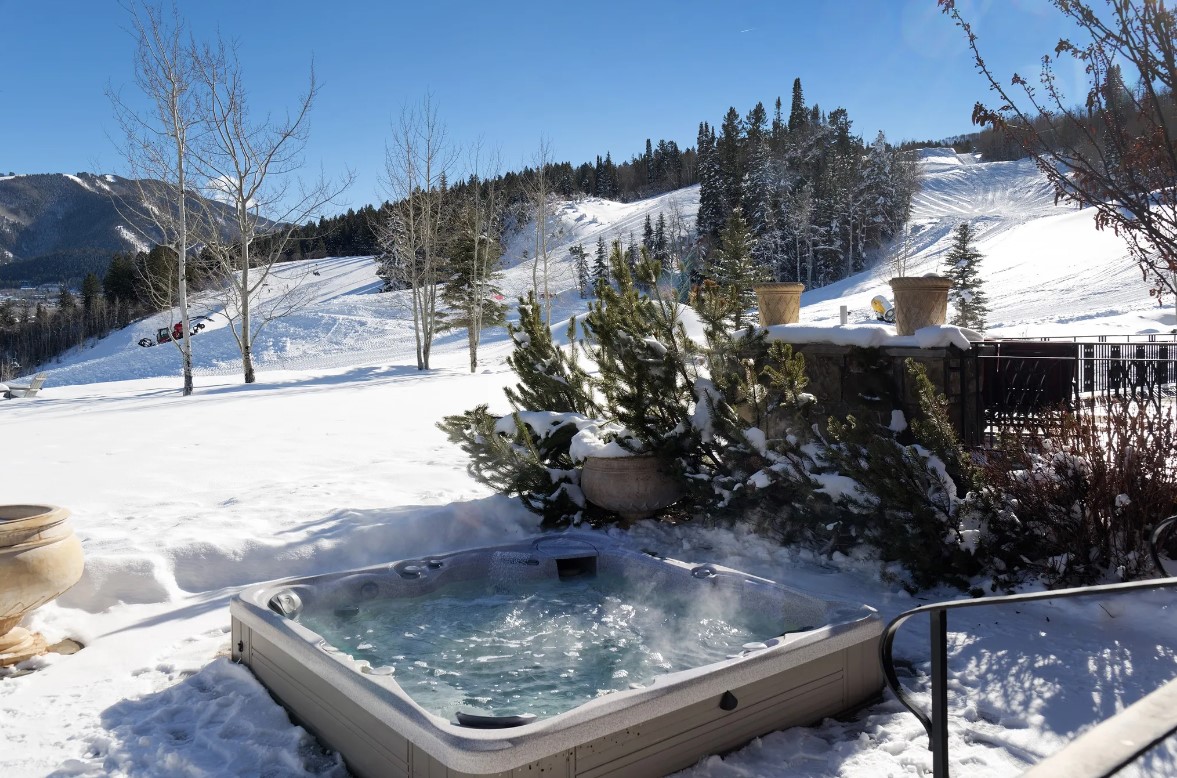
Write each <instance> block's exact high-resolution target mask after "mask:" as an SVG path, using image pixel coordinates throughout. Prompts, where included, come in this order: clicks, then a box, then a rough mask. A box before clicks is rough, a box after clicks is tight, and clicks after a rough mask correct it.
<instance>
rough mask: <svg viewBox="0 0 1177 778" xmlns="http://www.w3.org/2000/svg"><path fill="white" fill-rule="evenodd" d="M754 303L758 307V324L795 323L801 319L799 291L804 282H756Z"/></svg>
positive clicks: (765, 325) (801, 290)
mask: <svg viewBox="0 0 1177 778" xmlns="http://www.w3.org/2000/svg"><path fill="white" fill-rule="evenodd" d="M752 290H753V291H755V292H756V305H757V307H759V308H760V326H762V327H768V326H769V325H772V324H796V323H797V322H798V321H800V320H801V292H803V291H804V290H805V284H793V283H784V282H781V283H771V284H756V285H755V286H753V287H752Z"/></svg>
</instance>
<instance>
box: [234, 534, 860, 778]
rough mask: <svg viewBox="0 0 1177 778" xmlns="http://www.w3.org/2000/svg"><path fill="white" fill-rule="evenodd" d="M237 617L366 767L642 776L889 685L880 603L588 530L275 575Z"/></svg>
mask: <svg viewBox="0 0 1177 778" xmlns="http://www.w3.org/2000/svg"><path fill="white" fill-rule="evenodd" d="M230 611H231V615H232V621H233V635H232V640H233V657H234V659H237V660H239V661H241V662H244V663H245V664H246V665H248V666H249V667H250V669H251V670H252V671H253V673H254V674H255V675H256V676H257V677H258V679H259V680H261V682H262V683H263V684H265V685H266V687H267V688H268V689H269V690H270V692H271V693H272V694H273V695H274V696H275V697H276V698H277V699H278V700H279V701H280V702H281V703H282V704H283V705H285V706H286V707H287V708H288V709H289V710H290V712H291V714H292V715H293V717H294V718H295V719H296V720H298V721H299V722H300V723H302V724H303V725H305V726H306V727H307V728H308V729H310V730H311V731H312V732H314V733H315V734H316V735H317V736H318V737H319V738H320V740H321V741H322V742H323V743H325V744H327V745H329V746H330V747H331V748H334V749H335V750H337V751H339V752H340V753H341V754H342V755H343V758H344V760H345V761H346V762H347V765H348V768H349V769H350V770H351V771H352V772H353V773H354V774H356V775H359V776H401V775H403V776H410V775H411V776H467V775H500V774H508V773H515V771H518V774H522V773H527V774H532V775H538V774H541V773H542V774H544V775H553V776H601V775H621V776H635V777H637V776H640V777H641V778H646V777H647V776H654V775H662V774H665V773H668V772H672V771H675V770H679V769H683V768H685V767H689V766H690V765H691V764H693V763H695V762H696V761H698V760H699V759H700V758H701V757H703V756H706V755H708V754H713V753H721V752H724V751H727V750H730V749H733V748H736V747H738V746H740V745H742V744H744V743H746V742H748V741H749V740H751V739H752V738H754V737H757V736H759V735H763V734H765V733H768V732H771V731H774V730H777V729H782V728H784V727H790V726H796V725H805V724H812V723H815V722H817V721H819V720H821V719H822V718H824V717H826V716H831V715H834V714H837V713H841V712H844V711H847V710H849V709H852V708H855V707H857V706H859V705H861V704H863V703H864V702H866V701H868V700H870V699H871V698H873V697H874V696H875V695H877V694H878V693H879V692H880V690H881V688H882V676H881V674H880V671H879V665H878V640H879V635H880V633H881V631H882V628H881V624H880V621H879V617H878V615H877V614H876V613H875V611H874V610H873V609H871V608H869V607H867V606H865V605H854V604H850V603H845V602H838V601H833V600H828V599H822V598H818V597H815V596H813V595H810V594H805V593H803V592H800V591H797V590H795V589H791V588H789V587H786V586H782V585H780V584H777V583H774V582H772V581H769V580H766V579H764V578H758V577H755V576H751V575H747V574H745V573H740V572H738V571H735V570H731V569H728V568H724V567H720V566H718V565H710V564H703V565H698V564H686V563H683V562H679V561H676V560H673V559H665V558H661V557H657V556H653V555H651V554H648V553H642V552H638V551H634V550H631V549H628V548H625V547H622V546H620V545H618V544H617V543H615V542H613V541H611V540H609V539H608V538H606V537H604V536H601V535H595V534H589V533H567V534H561V535H548V536H543V537H538V538H534V539H531V540H527V541H525V542H519V543H514V544H510V545H503V546H494V547H488V548H479V549H473V550H469V551H461V552H456V553H451V554H443V555H437V556H428V557H422V558H420V559H409V560H402V561H398V562H394V563H391V564H383V565H377V566H373V567H368V568H364V569H361V570H354V571H349V572H343V573H332V574H329V575H320V576H314V577H308V578H292V579H286V580H282V581H275V582H271V583H266V584H260V585H257V586H253V587H251V588H249V589H246V590H245V591H243V592H242V593H241V594H239V595H238V596H236V597H234V598H233V601H232V604H231V606H230ZM668 614H669V615H668Z"/></svg>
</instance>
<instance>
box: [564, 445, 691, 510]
mask: <svg viewBox="0 0 1177 778" xmlns="http://www.w3.org/2000/svg"><path fill="white" fill-rule="evenodd" d="M580 489H581V491H582V492H584V496H585V498H586V499H587V500H588V501H589V502H591V503H592V504H593V505H596V506H598V507H601V508H604V509H605V510H607V511H612V512H613V513H616V514H619V515H620V516H621V518H622V519H624V520H625V521H626V522H632V521H637V520H638V519H644V518H646V517H647V516H649V515H651V514H653V513H654V512H655V511H659V510H661V509H663V508H665V507H666V506H668V505H670V504H671V503H674V502H675V501H677V500H678V499H679V498H680V497H682V487H681V486H680V485H679V483H678V481H676V480H675V479H674V477H673V476H671V475H670V474H669V473H667V472H665V470H663V468H662V462H661V460H659V459H658V458H657V457H654V456H643V455H639V456H633V457H586V458H585V460H584V464H583V465H582V466H581V469H580Z"/></svg>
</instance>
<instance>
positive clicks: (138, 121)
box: [107, 4, 200, 397]
mask: <svg viewBox="0 0 1177 778" xmlns="http://www.w3.org/2000/svg"><path fill="white" fill-rule="evenodd" d="M127 11H128V12H129V14H130V17H131V30H130V32H131V34H132V35H133V36H134V38H135V44H136V46H135V84H136V86H137V87H138V88H139V91H141V92H142V93H143V95H144V96H145V97H146V98H147V105H146V107H145V108H144V109H142V110H138V109H136V108H135V107H132V105H131V104H130V103H128V102H126V101H124V100H123V98H122V97H121V95H119V94H118V93H117V92H115V91H114V90H113V89H110V88H108V89H107V95H108V97H109V98H110V100H111V103H112V104H113V106H114V109H115V116H116V118H117V120H118V123H119V128H120V129H121V131H122V133H123V141H122V143H121V146H120V151H121V152H122V155H123V157H124V158H125V160H126V162H127V165H128V167H129V178H130V179H131V181H132V183H133V184H134V185H135V187H136V190H137V192H138V199H137V201H136V202H128V201H126V200H123V201H120V202H116V207H117V208H118V210H119V211H120V213H128V212H129V213H128V215H134V216H135V217H138V218H128V219H127V223H128V225H129V226H130V228H131V229H136V230H138V229H139V227H138V226H137V225H141V224H142V225H150V226H151V228H153V229H154V231H153V232H152V233H151V234H147V233H143V237H144V238H145V239H146V240H148V241H149V242H151V243H157V244H159V245H161V246H166V247H167V248H169V249H171V250H172V251H173V252H174V253H175V256H176V273H175V276H174V277H173V276H172V275H171V274H169V275H168V277H167V279H151V283H150V284H146V285H145V287H144V288H146V289H148V290H150V292H151V294H152V297H153V298H154V299H153V302H154V303H155V304H156V305H158V306H159V307H161V308H165V309H167V310H171V308H172V307H173V306H177V305H178V306H179V308H180V323H181V326H182V328H183V332H184V333H185V334H186V333H188V332H190V331H191V321H190V318H189V313H188V259H189V257H188V249H189V244H190V242H189V215H188V205H189V202H188V201H189V197H190V194H189V185H188V172H189V163H190V154H191V149H190V146H189V143H190V139H191V137H192V135H193V133H194V132H196V131H197V130H198V128H199V126H200V125H199V120H198V117H197V115H196V110H195V104H196V100H195V89H196V86H197V84H196V78H195V70H194V65H193V62H192V51H191V48H190V46H189V44H188V42H187V41H186V40H185V38H186V36H185V32H184V22H183V20H182V19H181V17H180V14H179V11H178V9H177V8H176V6H175V5H174V4H173V5H172V7H171V11H170V13H169V14H168V16H167V18H165V14H164V12H163V10H162V9H160V8H156V7H153V6H150V5H146V4H136V5H133V6H127ZM161 280H163V281H164V283H162V284H161V283H159V281H161ZM169 329H170V326H169ZM174 343H175V344H176V347H177V348H178V349H179V351H180V359H181V362H182V364H183V376H184V390H183V391H184V396H185V397H187V396H188V395H191V394H192V340H191V338H189V337H187V336H185V337H182V338H178V339H176V340H175V341H174Z"/></svg>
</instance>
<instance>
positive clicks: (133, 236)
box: [99, 181, 151, 251]
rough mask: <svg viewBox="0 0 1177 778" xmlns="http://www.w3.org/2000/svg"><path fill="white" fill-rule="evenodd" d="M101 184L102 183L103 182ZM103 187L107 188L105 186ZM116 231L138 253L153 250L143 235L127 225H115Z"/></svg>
mask: <svg viewBox="0 0 1177 778" xmlns="http://www.w3.org/2000/svg"><path fill="white" fill-rule="evenodd" d="M99 183H101V181H100V182H99ZM103 186H105V184H103ZM107 188H109V187H107ZM115 231H117V232H118V234H119V237H120V238H122V239H123V240H125V241H126V242H127V243H128V244H130V246H131V248H133V249H135V250H136V251H150V250H151V244H150V243H148V242H147V241H146V240H144V239H143V236H142V235H140V234H139V233H137V232H135V231H134V230H132V229H130V228H128V227H127V226H126V225H124V224H118V225H115Z"/></svg>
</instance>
